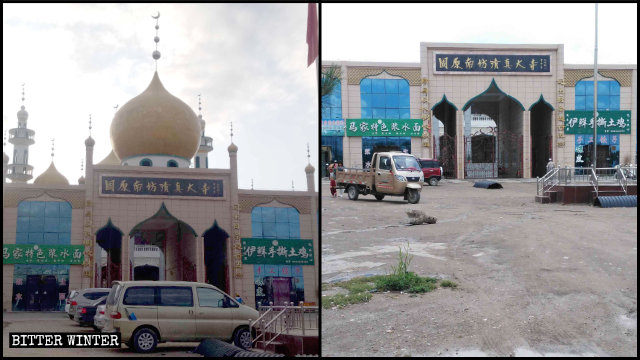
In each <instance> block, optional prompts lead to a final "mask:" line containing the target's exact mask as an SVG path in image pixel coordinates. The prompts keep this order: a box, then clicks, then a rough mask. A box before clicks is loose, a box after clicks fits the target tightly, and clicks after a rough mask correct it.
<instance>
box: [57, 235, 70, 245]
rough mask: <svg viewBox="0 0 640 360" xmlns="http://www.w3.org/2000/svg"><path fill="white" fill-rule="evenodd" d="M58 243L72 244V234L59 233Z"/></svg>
mask: <svg viewBox="0 0 640 360" xmlns="http://www.w3.org/2000/svg"><path fill="white" fill-rule="evenodd" d="M58 241H59V244H60V245H69V244H71V233H68V232H67V233H58Z"/></svg>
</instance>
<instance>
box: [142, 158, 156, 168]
mask: <svg viewBox="0 0 640 360" xmlns="http://www.w3.org/2000/svg"><path fill="white" fill-rule="evenodd" d="M152 165H153V163H152V162H151V159H147V158H145V159H142V160H140V166H152Z"/></svg>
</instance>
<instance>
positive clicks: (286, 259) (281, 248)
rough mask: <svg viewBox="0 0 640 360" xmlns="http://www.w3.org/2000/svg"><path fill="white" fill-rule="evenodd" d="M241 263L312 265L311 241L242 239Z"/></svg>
mask: <svg viewBox="0 0 640 360" xmlns="http://www.w3.org/2000/svg"><path fill="white" fill-rule="evenodd" d="M242 263H243V264H278V265H313V264H314V262H313V240H301V239H284V240H281V239H254V238H243V239H242Z"/></svg>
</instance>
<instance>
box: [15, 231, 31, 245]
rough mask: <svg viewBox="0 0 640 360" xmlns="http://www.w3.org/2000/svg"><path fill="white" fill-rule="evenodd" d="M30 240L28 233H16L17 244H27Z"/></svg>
mask: <svg viewBox="0 0 640 360" xmlns="http://www.w3.org/2000/svg"><path fill="white" fill-rule="evenodd" d="M28 240H29V233H27V232H17V233H16V244H26V243H27V241H28Z"/></svg>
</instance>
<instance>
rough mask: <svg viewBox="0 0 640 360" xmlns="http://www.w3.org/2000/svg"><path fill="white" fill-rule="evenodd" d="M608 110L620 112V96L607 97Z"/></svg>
mask: <svg viewBox="0 0 640 360" xmlns="http://www.w3.org/2000/svg"><path fill="white" fill-rule="evenodd" d="M609 109H610V110H620V96H618V95H616V96H613V95H612V96H609Z"/></svg>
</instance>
